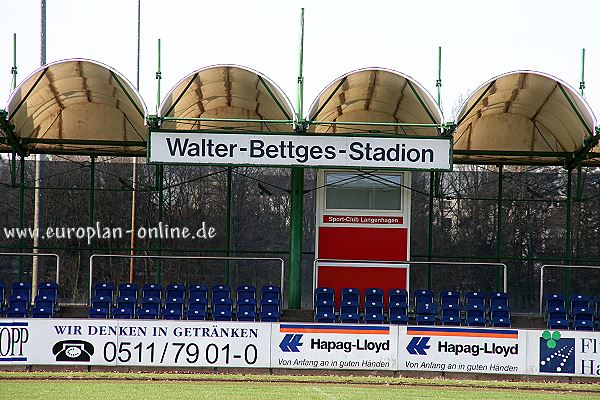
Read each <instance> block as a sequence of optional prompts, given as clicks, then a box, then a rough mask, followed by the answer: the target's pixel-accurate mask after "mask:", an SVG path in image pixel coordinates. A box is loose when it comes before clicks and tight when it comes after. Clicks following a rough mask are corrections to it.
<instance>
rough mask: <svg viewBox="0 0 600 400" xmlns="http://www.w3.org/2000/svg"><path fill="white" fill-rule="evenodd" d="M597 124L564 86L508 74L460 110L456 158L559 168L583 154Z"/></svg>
mask: <svg viewBox="0 0 600 400" xmlns="http://www.w3.org/2000/svg"><path fill="white" fill-rule="evenodd" d="M595 122H596V121H595V118H594V115H593V113H592V111H591V109H590V108H589V106H588V105H587V103H586V101H585V100H584V99H583V98H582V97H581V96H580V95H579V93H577V92H576V91H575V90H574V89H573V88H571V87H570V86H569V85H567V84H566V83H564V82H562V81H560V80H559V79H557V78H555V77H553V76H550V75H546V74H543V73H540V72H535V71H516V72H510V73H507V74H504V75H500V76H498V77H496V78H494V79H492V80H490V81H488V82H486V83H485V84H483V85H482V86H480V87H479V89H477V90H476V91H475V92H474V93H473V94H471V95H470V96H469V98H468V99H467V101H466V102H465V103H464V105H463V106H462V108H461V111H460V113H459V114H458V119H457V128H456V131H455V132H454V160H455V162H469V163H495V164H555V165H563V164H565V163H569V162H571V161H572V160H574V159H576V158H577V157H580V156H582V154H583V153H585V152H586V149H585V146H586V144H588V143H589V141H590V139H591V138H592V137H593V135H594V126H595ZM588 150H589V149H588Z"/></svg>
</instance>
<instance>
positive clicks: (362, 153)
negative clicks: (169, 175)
mask: <svg viewBox="0 0 600 400" xmlns="http://www.w3.org/2000/svg"><path fill="white" fill-rule="evenodd" d="M451 148H452V142H451V141H450V140H449V138H448V137H426V138H414V137H402V136H397V137H389V136H387V137H379V136H374V135H372V136H336V135H319V136H316V135H281V134H262V135H261V134H235V133H221V134H216V133H199V132H181V131H179V132H167V131H153V132H150V144H149V148H148V160H149V162H158V163H189V164H211V165H218V164H226V165H232V164H233V165H265V166H287V167H296V166H298V167H352V168H395V169H426V170H445V171H448V170H450V169H451V168H452V161H451V159H452V157H451Z"/></svg>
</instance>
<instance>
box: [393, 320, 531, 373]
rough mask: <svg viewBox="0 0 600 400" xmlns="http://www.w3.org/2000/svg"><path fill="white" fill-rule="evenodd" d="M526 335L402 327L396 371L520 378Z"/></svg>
mask: <svg viewBox="0 0 600 400" xmlns="http://www.w3.org/2000/svg"><path fill="white" fill-rule="evenodd" d="M526 340H527V339H526V335H525V333H524V332H519V331H518V330H516V329H491V328H462V327H433V326H412V327H402V328H400V333H399V343H398V351H399V356H398V368H399V369H400V370H412V371H444V372H474V373H487V374H524V373H526V369H527V362H526Z"/></svg>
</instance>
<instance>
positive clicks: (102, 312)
mask: <svg viewBox="0 0 600 400" xmlns="http://www.w3.org/2000/svg"><path fill="white" fill-rule="evenodd" d="M88 317H89V318H96V319H106V318H108V309H107V308H99V307H90V310H89V311H88Z"/></svg>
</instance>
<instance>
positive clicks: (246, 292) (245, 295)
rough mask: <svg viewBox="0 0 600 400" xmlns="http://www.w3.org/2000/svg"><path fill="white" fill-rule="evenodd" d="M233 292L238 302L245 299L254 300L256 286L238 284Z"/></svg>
mask: <svg viewBox="0 0 600 400" xmlns="http://www.w3.org/2000/svg"><path fill="white" fill-rule="evenodd" d="M235 293H236V297H237V302H238V303H239V302H240V301H243V300H246V299H251V300H256V288H255V287H254V286H246V285H243V286H238V287H237V289H236V290H235Z"/></svg>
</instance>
